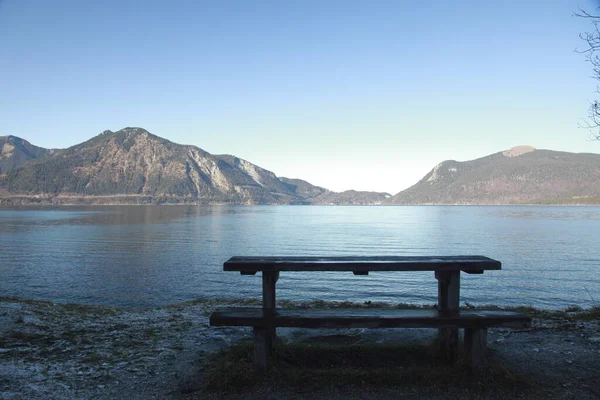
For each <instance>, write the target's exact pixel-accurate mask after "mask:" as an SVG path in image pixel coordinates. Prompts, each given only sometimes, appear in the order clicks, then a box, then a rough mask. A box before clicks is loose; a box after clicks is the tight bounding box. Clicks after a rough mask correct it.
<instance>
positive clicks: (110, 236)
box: [0, 206, 600, 309]
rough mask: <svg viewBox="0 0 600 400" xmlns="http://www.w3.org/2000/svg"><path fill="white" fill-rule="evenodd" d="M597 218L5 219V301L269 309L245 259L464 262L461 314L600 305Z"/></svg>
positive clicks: (102, 215) (425, 292) (0, 235)
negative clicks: (469, 257) (231, 267)
mask: <svg viewBox="0 0 600 400" xmlns="http://www.w3.org/2000/svg"><path fill="white" fill-rule="evenodd" d="M599 238H600V207H567V206H554V207H545V206H398V207H392V206H390V207H388V206H113V207H100V206H98V207H60V208H48V207H44V208H6V207H3V208H0V245H1V252H0V276H1V279H0V296H16V297H23V298H31V299H43V300H51V301H56V302H64V303H81V304H96V305H107V306H118V307H126V308H146V307H156V306H162V305H166V304H172V303H178V302H182V301H187V300H193V299H198V298H259V296H260V287H261V286H260V285H261V281H260V275H256V276H241V275H239V274H237V273H234V272H223V271H222V265H223V262H224V261H225V260H227V259H228V258H229V257H231V256H234V255H315V256H320V255H462V254H481V255H485V256H488V257H491V258H495V259H497V260H500V261H501V262H502V270H501V271H487V272H485V273H484V274H483V275H467V274H462V276H461V303H465V302H467V303H471V304H474V305H484V304H497V305H509V306H510V305H533V306H535V307H540V308H551V309H558V308H564V307H566V306H570V305H579V306H582V307H589V306H591V305H594V304H598V303H600V276H599V275H600V268H599V266H600V246H599V245H598V239H599ZM278 298H280V299H290V300H313V299H321V300H333V301H346V300H349V301H358V302H362V301H369V300H370V301H384V302H407V303H416V304H434V303H435V302H436V298H437V283H436V281H435V279H434V277H433V272H422V273H421V272H418V273H415V272H410V273H407V272H388V273H376V272H372V273H371V274H369V275H368V276H354V275H352V274H351V273H334V272H332V273H322V272H321V273H301V272H290V273H283V274H282V275H281V278H280V280H279V283H278Z"/></svg>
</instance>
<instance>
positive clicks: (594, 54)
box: [574, 7, 600, 140]
mask: <svg viewBox="0 0 600 400" xmlns="http://www.w3.org/2000/svg"><path fill="white" fill-rule="evenodd" d="M599 10H600V9H596V11H599ZM574 15H575V16H576V17H578V18H586V19H588V20H591V21H592V25H593V27H594V28H593V30H591V31H590V32H585V33H581V34H579V37H580V38H581V40H583V41H584V42H585V43H586V48H585V49H584V50H579V49H575V51H576V52H577V53H580V54H585V59H586V61H588V62H589V63H590V64H592V72H593V75H592V78H594V79H596V80H599V81H600V13H599V14H591V13H589V12H587V11H585V10H584V9H582V8H581V7H579V12H577V13H575V14H574ZM596 92H597V93H600V88H599V87H598V86H596ZM578 126H579V127H580V128H585V129H588V130H589V131H590V138H591V139H592V140H600V104H599V103H598V100H594V101H593V102H591V103H590V107H589V109H588V116H587V119H585V120H584V121H583V123H581V124H578Z"/></svg>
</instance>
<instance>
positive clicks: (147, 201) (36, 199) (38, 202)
mask: <svg viewBox="0 0 600 400" xmlns="http://www.w3.org/2000/svg"><path fill="white" fill-rule="evenodd" d="M163 205H164V206H232V205H235V206H382V207H405V206H408V207H413V206H436V207H437V206H451V207H455V206H490V207H494V206H559V207H560V206H592V207H594V206H596V207H597V206H600V202H599V203H585V202H583V203H579V202H577V203H575V202H574V203H567V202H562V203H551V202H548V203H452V204H449V203H416V204H388V203H310V202H298V203H284V202H282V203H240V202H234V201H231V202H227V201H220V202H215V201H213V202H211V201H206V202H204V201H191V200H188V199H185V198H168V197H159V198H156V197H152V196H139V195H106V196H75V195H58V196H48V195H15V196H0V206H41V207H44V206H163Z"/></svg>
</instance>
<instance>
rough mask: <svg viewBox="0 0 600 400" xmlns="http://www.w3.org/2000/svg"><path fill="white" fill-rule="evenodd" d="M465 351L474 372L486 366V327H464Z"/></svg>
mask: <svg viewBox="0 0 600 400" xmlns="http://www.w3.org/2000/svg"><path fill="white" fill-rule="evenodd" d="M465 353H466V356H467V362H468V363H469V365H470V366H471V369H472V371H473V372H474V373H478V372H481V370H482V369H483V368H484V367H485V366H486V363H487V358H486V353H487V328H465Z"/></svg>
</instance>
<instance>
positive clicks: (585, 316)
mask: <svg viewBox="0 0 600 400" xmlns="http://www.w3.org/2000/svg"><path fill="white" fill-rule="evenodd" d="M575 318H577V319H581V320H584V321H600V306H593V307H592V308H590V309H588V310H583V311H582V312H581V313H579V314H577V315H576V316H575Z"/></svg>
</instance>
